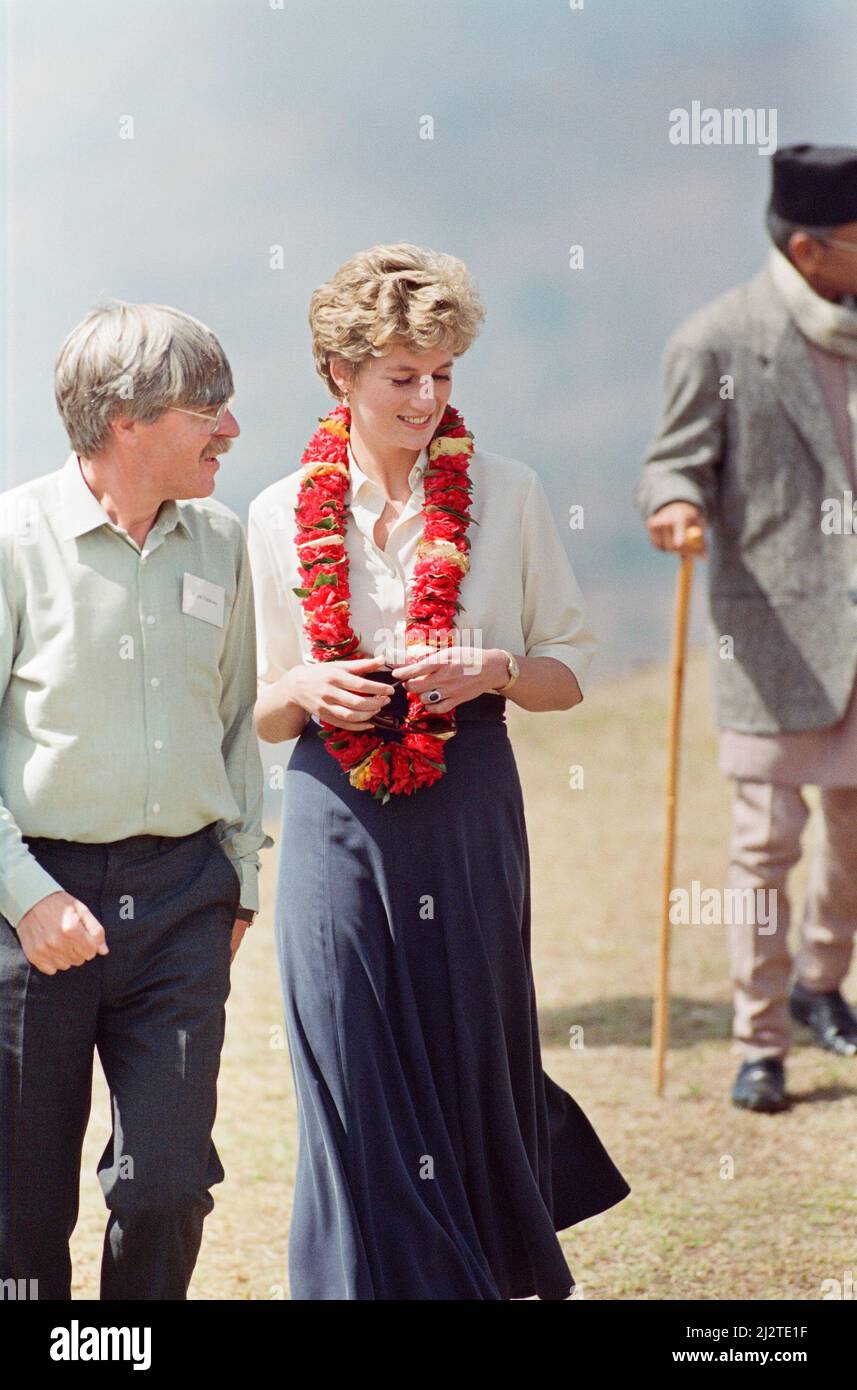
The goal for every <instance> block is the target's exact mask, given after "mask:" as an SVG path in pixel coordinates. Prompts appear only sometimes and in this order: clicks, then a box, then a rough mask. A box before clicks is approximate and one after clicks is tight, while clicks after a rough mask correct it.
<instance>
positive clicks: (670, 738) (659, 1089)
mask: <svg viewBox="0 0 857 1390" xmlns="http://www.w3.org/2000/svg"><path fill="white" fill-rule="evenodd" d="M701 549H702V528H701V527H700V526H689V527H688V528H687V532H686V534H685V542H684V545H683V546H682V549H681V568H680V569H679V574H678V586H677V588H676V601H675V622H674V625H673V649H672V663H671V679H670V710H669V725H668V729H667V786H666V824H665V837H664V876H663V891H662V898H661V931H660V940H659V943H658V977H657V985H656V989H655V1000H654V1008H653V1013H652V1062H653V1068H652V1078H653V1081H654V1087H655V1095H658V1096H660V1095H663V1090H664V1061H665V1058H666V1050H667V1036H668V1032H669V968H670V893H671V891H672V886H673V866H674V863H675V822H676V793H677V790H678V755H679V733H680V729H681V698H682V690H683V685H684V658H685V646H686V643H687V615H688V610H689V608H690V586H691V581H692V579H693V557H694V555H697V554H698V553H699V552H700V551H701Z"/></svg>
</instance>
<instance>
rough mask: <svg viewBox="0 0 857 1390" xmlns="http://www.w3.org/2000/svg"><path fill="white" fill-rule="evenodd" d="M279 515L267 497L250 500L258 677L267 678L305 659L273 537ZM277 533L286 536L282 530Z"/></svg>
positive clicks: (287, 669)
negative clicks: (267, 503) (275, 521)
mask: <svg viewBox="0 0 857 1390" xmlns="http://www.w3.org/2000/svg"><path fill="white" fill-rule="evenodd" d="M277 516H278V512H277V509H276V508H273V507H271V506H266V503H265V500H264V498H256V500H255V501H253V502H251V503H250V512H249V517H248V523H247V544H248V547H249V551H250V564H251V567H252V570H253V595H254V602H255V614H256V652H257V665H256V672H257V676H258V679H259V680H260V681H265V682H270V681H275V680H278V679H279V677H280V676H282V675H284V674H285V672H286V671H290V670H291V669H292V667H294V666H299V665H300V664H301V662H302V661H303V650H302V647H301V639H300V633H299V631H298V627H297V623H296V621H295V618H294V615H293V613H292V609H291V605H290V603H289V601H288V596H287V594H286V593H285V592H284V591H283V581H282V578H281V571H280V569H279V567H278V565H277V563H276V560H275V557H274V549H273V545H272V541H271V535H272V524H273V521H274V520H275V519H276V517H277ZM275 534H279V535H280V536H282V537H284V533H283V531H282V530H280V531H279V532H277V533H275ZM283 544H285V539H283Z"/></svg>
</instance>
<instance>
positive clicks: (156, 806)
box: [152, 801, 161, 815]
mask: <svg viewBox="0 0 857 1390" xmlns="http://www.w3.org/2000/svg"><path fill="white" fill-rule="evenodd" d="M160 809H161V803H160V801H155V802H153V803H152V810H153V811H154V812H155V815H157V814H158V812H159V811H160Z"/></svg>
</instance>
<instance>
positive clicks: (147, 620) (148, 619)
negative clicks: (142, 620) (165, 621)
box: [146, 613, 155, 626]
mask: <svg viewBox="0 0 857 1390" xmlns="http://www.w3.org/2000/svg"><path fill="white" fill-rule="evenodd" d="M154 621H155V619H154V616H153V615H152V614H151V613H150V614H149V616H148V617H147V619H146V622H147V623H148V624H149V626H151V625H152V623H153V622H154Z"/></svg>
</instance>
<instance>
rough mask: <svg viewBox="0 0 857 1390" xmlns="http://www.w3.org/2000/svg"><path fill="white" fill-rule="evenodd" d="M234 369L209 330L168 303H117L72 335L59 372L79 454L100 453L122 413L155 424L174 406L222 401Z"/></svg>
mask: <svg viewBox="0 0 857 1390" xmlns="http://www.w3.org/2000/svg"><path fill="white" fill-rule="evenodd" d="M233 389H234V388H233V383H232V369H231V367H230V366H229V362H228V360H227V358H226V354H225V353H224V351H223V348H222V347H221V346H220V343H219V342H218V341H217V338H216V337H215V336H214V334H213V333H212V331H211V329H210V328H206V326H205V324H204V323H200V322H199V320H198V319H194V318H191V316H190V314H184V313H182V312H181V310H180V309H171V308H169V306H168V305H166V304H126V303H125V302H124V301H123V300H113V301H111V303H109V304H108V305H106V306H105V307H104V308H98V309H93V310H92V311H91V312H90V313H88V314H87V316H86V318H85V319H84V320H83V322H82V323H79V324H78V325H77V327H76V328H73V329H72V331H71V333H69V335H68V337H67V338H66V340H65V342H64V343H63V345H62V347H61V348H60V352H59V356H58V357H57V361H56V367H55V369H54V394H55V397H56V403H57V407H58V409H59V413H60V415H61V416H62V419H63V424H64V425H65V427H66V431H67V433H68V437H69V441H70V443H71V446H72V448H73V449H74V451H75V453H78V454H81V455H82V456H83V457H84V458H89V457H92V456H93V455H96V454H98V453H100V452H101V450H102V449H103V448H104V446H105V445H106V443H107V441H108V440H109V438H110V424H111V421H112V420H113V419H115V418H116V417H117V416H119V415H124V416H125V417H127V418H129V419H132V420H140V421H142V422H143V423H145V424H151V422H152V421H153V420H157V418H158V416H159V415H161V414H162V412H163V411H164V410H166V408H167V407H168V406H171V405H185V406H188V407H193V406H196V405H201V406H211V405H220V403H221V402H222V401H225V400H227V399H228V397H229V396H231V395H232V393H233Z"/></svg>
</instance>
